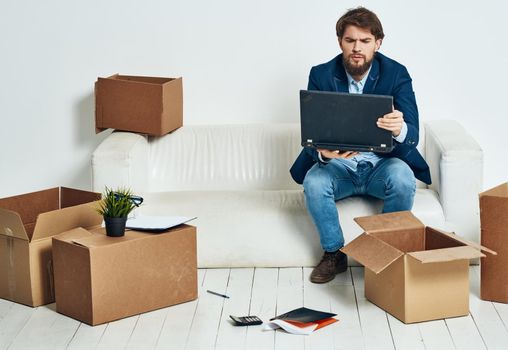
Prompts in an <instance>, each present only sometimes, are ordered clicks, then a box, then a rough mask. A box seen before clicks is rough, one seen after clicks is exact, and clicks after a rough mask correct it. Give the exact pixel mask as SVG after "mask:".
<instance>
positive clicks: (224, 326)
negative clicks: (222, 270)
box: [215, 268, 260, 350]
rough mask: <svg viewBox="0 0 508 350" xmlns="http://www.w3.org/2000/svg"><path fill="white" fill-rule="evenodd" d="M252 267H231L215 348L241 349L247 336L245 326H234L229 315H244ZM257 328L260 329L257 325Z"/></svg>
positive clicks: (218, 349)
mask: <svg viewBox="0 0 508 350" xmlns="http://www.w3.org/2000/svg"><path fill="white" fill-rule="evenodd" d="M253 277H254V269H253V268H237V269H231V273H230V275H229V282H228V288H227V290H226V293H227V295H228V296H230V298H229V299H226V300H225V301H224V308H223V309H222V314H221V319H220V323H219V330H218V332H217V340H216V343H215V349H216V350H229V349H237V348H238V349H243V348H244V347H245V342H246V337H247V327H237V326H234V323H233V321H232V320H231V319H230V317H229V315H234V316H246V315H248V314H249V304H250V298H251V293H252V281H253ZM257 330H260V328H259V327H257Z"/></svg>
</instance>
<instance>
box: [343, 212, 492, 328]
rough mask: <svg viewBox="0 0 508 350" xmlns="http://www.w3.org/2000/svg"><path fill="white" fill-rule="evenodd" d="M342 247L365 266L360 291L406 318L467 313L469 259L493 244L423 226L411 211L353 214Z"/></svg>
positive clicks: (416, 318) (428, 318) (413, 318)
mask: <svg viewBox="0 0 508 350" xmlns="http://www.w3.org/2000/svg"><path fill="white" fill-rule="evenodd" d="M355 221H356V222H357V223H358V224H359V225H360V226H361V227H362V228H363V229H364V230H365V232H364V233H363V234H362V235H360V236H359V237H357V238H356V239H355V240H353V241H352V242H351V243H349V244H348V245H346V246H345V247H344V248H342V251H343V252H344V253H346V254H347V255H349V256H351V257H352V258H354V259H355V260H357V261H358V262H360V263H361V264H363V265H364V266H365V297H366V298H367V299H368V300H370V301H371V302H372V303H374V304H376V305H377V306H379V307H380V308H382V309H384V310H385V311H387V312H389V313H390V314H392V315H393V316H394V317H396V318H398V319H399V320H401V321H402V322H405V323H413V322H420V321H428V320H434V319H441V318H448V317H456V316H464V315H467V314H468V313H469V259H473V258H478V257H484V256H485V255H484V254H483V253H482V252H481V251H482V250H483V251H487V252H489V253H491V254H496V253H495V252H493V251H492V250H490V249H488V248H485V247H482V246H480V245H479V244H476V243H473V242H469V241H466V240H464V239H462V238H460V237H459V236H457V235H455V234H451V233H447V232H443V231H439V230H436V229H433V228H431V227H426V226H425V225H424V224H423V223H422V222H421V221H420V220H418V219H417V218H416V217H415V216H414V215H413V214H412V213H411V212H409V211H403V212H396V213H389V214H381V215H373V216H366V217H359V218H355Z"/></svg>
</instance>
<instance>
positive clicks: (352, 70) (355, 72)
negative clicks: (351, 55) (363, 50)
mask: <svg viewBox="0 0 508 350" xmlns="http://www.w3.org/2000/svg"><path fill="white" fill-rule="evenodd" d="M363 57H364V58H365V56H363ZM373 59H374V56H372V58H371V59H370V60H369V61H367V59H366V58H365V62H364V63H363V64H362V65H360V66H358V65H355V64H352V63H351V62H350V60H349V59H348V58H347V57H345V56H343V57H342V62H343V63H344V68H346V72H348V73H349V75H351V76H353V77H358V76H362V75H364V74H365V73H366V72H367V71H368V70H369V68H370V65H371V64H372V60H373Z"/></svg>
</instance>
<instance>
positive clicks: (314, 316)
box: [270, 307, 337, 323]
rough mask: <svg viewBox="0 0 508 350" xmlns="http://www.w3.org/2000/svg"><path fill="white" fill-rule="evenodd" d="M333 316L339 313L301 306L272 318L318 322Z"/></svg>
mask: <svg viewBox="0 0 508 350" xmlns="http://www.w3.org/2000/svg"><path fill="white" fill-rule="evenodd" d="M333 316H337V314H332V313H330V312H323V311H317V310H312V309H307V308H306V307H301V308H298V309H294V310H292V311H289V312H286V313H285V314H282V315H279V316H275V317H274V318H271V319H270V321H272V320H276V319H279V320H288V321H298V322H303V323H306V322H316V321H319V320H322V319H325V318H330V317H333Z"/></svg>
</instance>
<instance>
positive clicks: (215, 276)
mask: <svg viewBox="0 0 508 350" xmlns="http://www.w3.org/2000/svg"><path fill="white" fill-rule="evenodd" d="M310 272H311V269H309V268H280V269H278V268H273V269H270V268H257V269H252V268H246V269H209V270H199V298H198V300H196V301H193V302H189V303H185V304H181V305H176V306H173V307H169V308H165V309H161V310H157V311H154V312H149V313H146V314H142V315H139V316H134V317H130V318H127V319H123V320H120V321H116V322H111V323H109V324H105V325H100V326H95V327H90V326H87V325H85V324H82V323H80V322H78V321H75V320H73V319H71V318H68V317H65V316H63V315H60V314H58V313H56V312H55V305H54V304H50V305H47V306H42V307H38V308H35V309H32V308H29V307H26V306H22V305H19V304H15V303H12V302H8V301H5V300H2V299H0V349H152V348H157V349H190V350H194V349H234V350H236V349H256V350H257V349H262V350H264V349H291V350H298V349H306V350H308V349H320V350H321V349H323V350H326V349H376V350H381V349H409V350H413V349H474V350H479V349H508V331H507V325H508V305H505V304H497V303H491V302H485V301H481V300H480V299H479V298H478V295H479V282H478V281H479V269H478V267H477V266H473V267H471V299H470V306H471V314H470V315H469V316H467V317H460V318H454V319H446V320H439V321H432V322H425V323H420V324H413V325H404V324H403V323H401V322H400V321H398V320H397V319H395V318H393V317H392V316H390V315H388V314H386V313H385V312H384V311H383V310H381V309H379V308H378V307H376V306H375V305H373V304H371V303H370V302H368V301H367V300H365V298H364V296H363V269H362V268H360V267H353V268H351V269H350V270H348V271H347V272H346V273H344V274H341V275H339V276H337V278H335V280H334V281H332V282H330V283H328V284H325V285H315V284H312V283H310V282H309V281H308V277H309V274H310ZM207 289H210V290H214V291H218V292H224V293H227V294H228V295H230V296H231V298H230V299H223V298H221V297H217V296H214V295H211V294H209V293H206V290H207ZM300 306H306V307H309V308H315V309H319V310H324V311H332V312H334V313H337V314H338V318H339V319H340V321H339V322H337V323H335V324H332V325H330V326H328V327H326V328H323V329H321V330H318V331H317V332H315V333H314V334H311V335H309V336H296V335H291V334H286V333H284V332H280V331H277V332H274V331H262V326H252V327H234V326H233V325H232V324H231V323H230V321H229V315H231V314H232V315H238V316H242V315H248V314H252V315H257V316H259V317H261V318H262V319H263V320H268V319H269V318H270V317H273V316H274V315H276V314H279V313H282V312H285V311H289V310H291V309H293V308H297V307H300Z"/></svg>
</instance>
